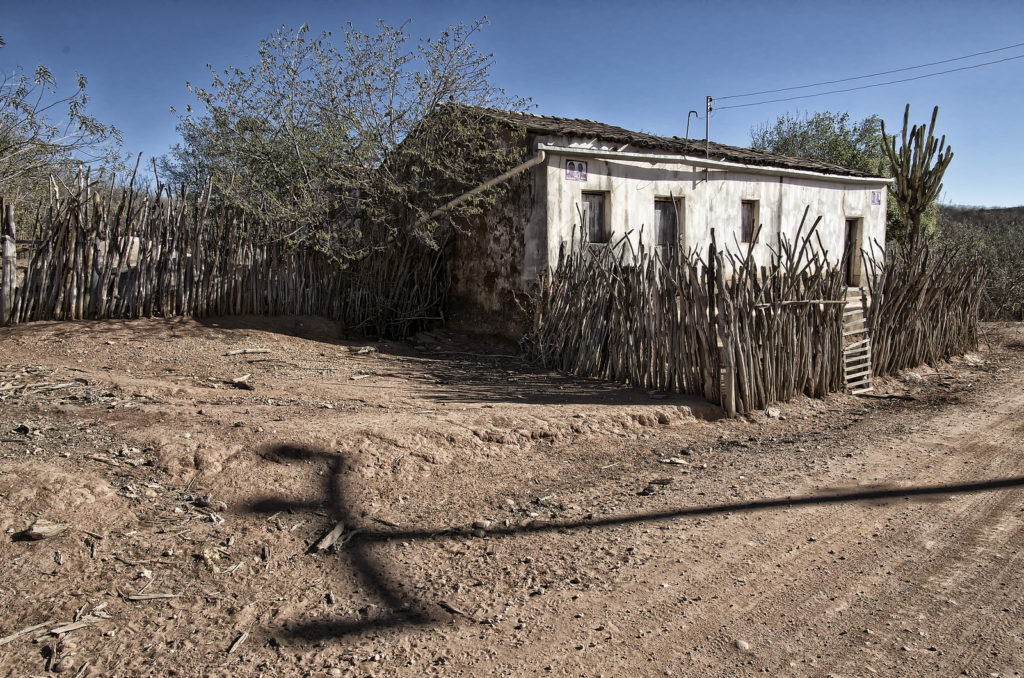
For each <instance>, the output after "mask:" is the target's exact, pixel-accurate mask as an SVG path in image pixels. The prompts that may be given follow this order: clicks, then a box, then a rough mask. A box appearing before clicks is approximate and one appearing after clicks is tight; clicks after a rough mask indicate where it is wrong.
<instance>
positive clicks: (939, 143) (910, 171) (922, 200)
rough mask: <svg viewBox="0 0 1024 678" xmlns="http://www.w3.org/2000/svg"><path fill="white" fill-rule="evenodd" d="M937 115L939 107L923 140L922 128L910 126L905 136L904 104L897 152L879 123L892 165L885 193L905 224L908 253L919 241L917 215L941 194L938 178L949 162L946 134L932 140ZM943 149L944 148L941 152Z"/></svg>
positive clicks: (893, 139) (907, 115)
mask: <svg viewBox="0 0 1024 678" xmlns="http://www.w3.org/2000/svg"><path fill="white" fill-rule="evenodd" d="M938 115H939V107H938V106H936V107H935V110H934V111H932V122H931V124H930V125H928V130H927V131H928V137H927V138H925V126H924V125H920V126H919V125H914V126H913V128H911V129H910V131H909V133H908V131H907V126H908V125H909V120H910V104H907V109H906V111H904V113H903V137H902V141H903V143H902V145H901V146H900V148H899V150H897V149H896V137H895V136H893V137H890V136H888V135H887V134H886V133H885V121H884V120H883V121H882V149H883V150H884V151H885V155H886V156H887V157H888V158H889V162H890V163H891V164H892V170H893V177H894V178H895V180H896V181H895V185H894V186H891V187H890V188H889V192H890V193H891V195H892V197H893V200H895V201H896V206H897V208H898V209H899V211H900V213H901V214H902V215H903V218H904V219H905V220H906V222H907V224H909V233H908V234H907V242H906V245H907V246H908V247H909V248H910V249H911V250H913V249H916V248H917V246H918V245H919V244H920V242H921V215H922V214H924V211H925V210H926V209H928V206H929V205H930V204H931V203H932V202H933V201H934V200H935V199H936V198H937V197H938V196H939V193H940V192H941V191H942V175H943V174H945V172H946V168H947V167H948V166H949V161H950V160H952V159H953V150H952V148H951V147H949V146H946V135H945V134H943V135H942V139H939V140H936V139H935V135H934V131H935V119H936V118H937V117H938ZM943 146H946V147H945V150H943V148H942V147H943Z"/></svg>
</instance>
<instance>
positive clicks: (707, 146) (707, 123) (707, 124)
mask: <svg viewBox="0 0 1024 678" xmlns="http://www.w3.org/2000/svg"><path fill="white" fill-rule="evenodd" d="M711 101H712V99H711V95H710V94H709V95H708V103H707V110H705V111H704V158H705V159H707V158H710V157H711V142H710V141H709V139H710V129H711Z"/></svg>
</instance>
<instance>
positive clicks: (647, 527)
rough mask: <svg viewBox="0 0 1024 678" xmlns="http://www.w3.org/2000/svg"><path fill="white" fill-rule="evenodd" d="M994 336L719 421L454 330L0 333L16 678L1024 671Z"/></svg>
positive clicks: (1002, 384)
mask: <svg viewBox="0 0 1024 678" xmlns="http://www.w3.org/2000/svg"><path fill="white" fill-rule="evenodd" d="M987 336H988V339H989V344H988V345H987V346H985V347H983V349H984V350H982V351H981V352H980V353H979V356H980V359H972V360H960V361H956V362H955V363H954V364H950V365H944V366H941V367H940V368H939V369H938V370H933V369H931V368H926V369H923V370H921V371H920V372H918V373H914V374H910V375H906V376H905V377H904V378H903V379H900V380H891V381H889V382H887V383H884V384H882V385H880V387H879V389H878V395H881V396H885V397H875V398H857V397H853V396H846V395H839V396H834V397H831V398H829V399H827V400H825V401H813V400H806V399H803V400H800V401H798V402H795V403H790V404H786V405H781V406H779V407H778V409H777V411H771V412H769V413H759V414H757V415H755V416H752V417H750V418H748V419H741V420H724V419H721V418H719V414H720V413H719V411H718V410H717V409H716V408H714V407H712V406H710V405H707V404H706V403H702V402H701V401H697V400H693V399H687V398H682V397H676V396H669V397H663V394H656V393H655V394H647V393H644V392H642V391H636V390H630V389H623V388H619V387H613V386H608V385H602V384H599V383H596V382H591V381H585V380H574V379H570V378H566V377H562V376H559V375H554V374H548V373H538V372H536V371H533V370H530V369H528V367H527V366H525V365H523V364H522V363H521V362H520V361H519V360H518V359H516V358H514V357H511V356H510V355H506V354H509V353H510V351H509V350H508V348H507V347H506V348H502V347H494V346H489V345H486V344H483V343H480V342H474V341H472V340H469V339H466V338H464V337H455V336H449V335H445V334H434V335H426V336H421V337H419V338H418V339H417V342H414V343H408V344H400V343H389V342H380V343H371V344H365V343H361V342H352V341H344V340H341V339H339V338H337V334H336V331H335V328H334V327H332V326H331V325H329V324H325V323H323V322H321V321H317V320H315V319H308V318H298V319H288V320H283V321H282V320H275V321H269V320H260V319H248V320H244V319H243V320H231V321H225V322H222V323H217V322H214V323H199V322H195V321H184V320H171V321H163V320H143V321H111V322H102V323H38V324H33V325H27V326H21V327H17V328H9V329H0V529H3V530H4V531H5V532H6V534H5V536H4V537H3V539H2V540H0V562H2V563H3V567H2V569H0V638H2V639H0V643H2V645H0V675H11V676H25V675H46V674H47V673H48V672H57V673H61V675H69V676H112V675H118V676H134V675H183V676H192V675H211V676H217V675H223V676H239V675H264V676H291V675H311V676H335V675H337V676H349V675H351V676H370V675H372V676H392V675H395V676H420V675H439V676H480V675H509V676H522V675H536V674H538V673H539V674H545V675H571V676H601V675H604V676H621V675H630V674H632V675H644V676H646V675H652V676H660V675H674V676H712V675H730V676H731V675H738V676H743V675H752V674H758V673H767V674H769V675H798V676H827V675H835V676H863V675H871V674H877V675H889V676H895V675H899V676H905V675H943V676H945V675H958V674H963V675H979V676H988V675H996V674H998V675H1003V676H1011V675H1019V674H1020V673H1021V672H1022V671H1024V609H1022V607H1024V606H1022V604H1021V599H1022V594H1024V574H1022V572H1021V569H1022V565H1024V459H1022V449H1024V330H1022V328H1021V327H1020V326H1014V325H1004V326H991V327H988V328H987ZM242 349H245V351H243V350H242ZM246 375H248V376H246ZM39 519H45V520H49V521H52V522H56V523H62V524H67V525H68V526H69V527H68V529H67V530H66V531H64V532H62V533H61V534H59V535H57V536H53V537H50V538H47V539H43V540H38V541H35V540H28V539H26V538H25V537H24V534H23V532H22V531H23V530H25V529H26V528H28V527H29V526H30V525H31V524H32V523H33V522H34V521H37V520H39ZM339 523H340V528H339V529H336V530H335V529H333V528H335V527H336V526H338V525H339ZM329 534H333V536H336V537H337V543H336V544H335V545H334V546H332V547H330V548H329V549H326V550H323V551H320V550H318V549H317V544H318V542H319V541H320V540H321V538H323V537H325V536H328V535H329ZM37 625H38V627H37V628H34V629H32V630H30V631H28V632H26V633H24V634H21V635H17V636H16V637H14V638H11V636H12V635H13V634H17V633H18V632H19V631H21V630H24V629H28V628H31V627H34V626H37ZM69 627H71V628H69ZM9 638H10V640H8V639H9Z"/></svg>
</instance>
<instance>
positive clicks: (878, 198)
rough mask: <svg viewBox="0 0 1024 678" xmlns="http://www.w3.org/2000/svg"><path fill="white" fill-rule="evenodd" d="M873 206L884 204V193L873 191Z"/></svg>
mask: <svg viewBox="0 0 1024 678" xmlns="http://www.w3.org/2000/svg"><path fill="white" fill-rule="evenodd" d="M871 204H872V205H881V204H882V192H881V191H871Z"/></svg>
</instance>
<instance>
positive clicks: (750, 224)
mask: <svg viewBox="0 0 1024 678" xmlns="http://www.w3.org/2000/svg"><path fill="white" fill-rule="evenodd" d="M740 206H741V209H740V242H752V241H753V240H754V232H755V231H756V230H757V201H756V200H744V201H743V202H742V203H740Z"/></svg>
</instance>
